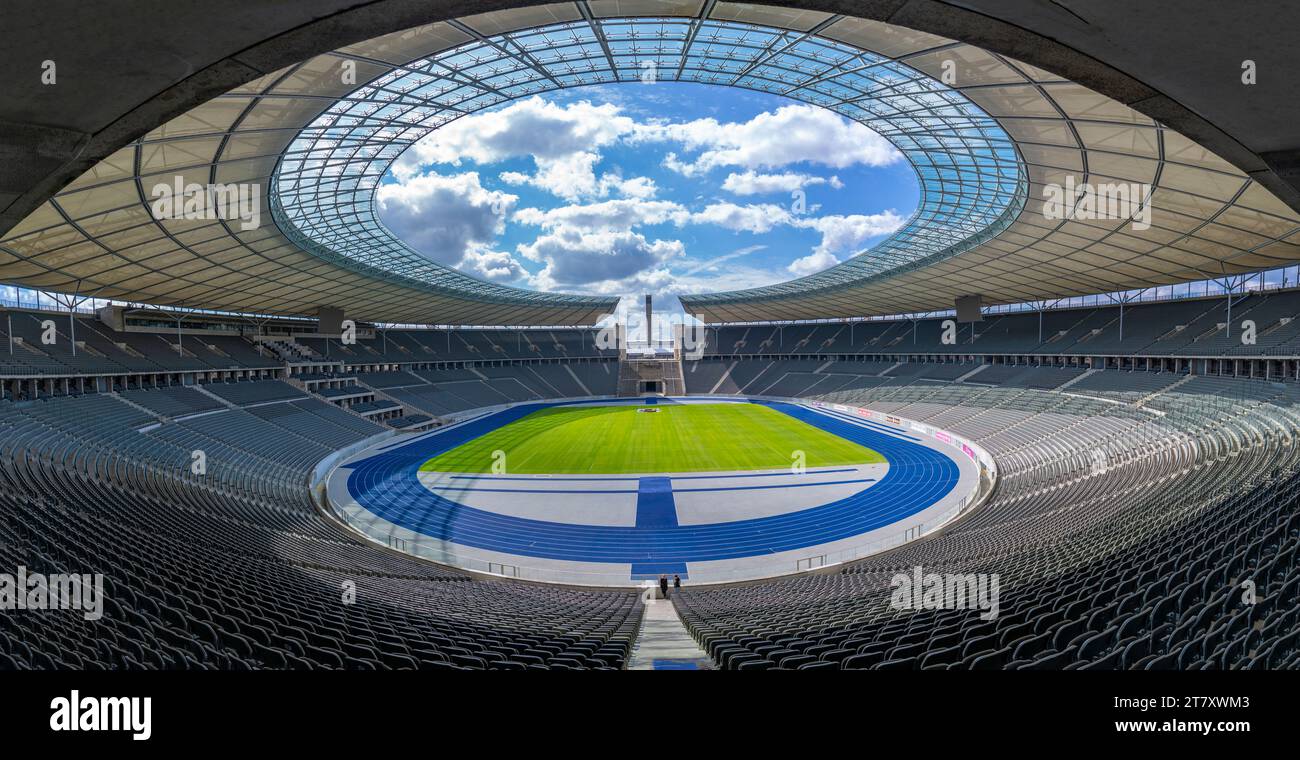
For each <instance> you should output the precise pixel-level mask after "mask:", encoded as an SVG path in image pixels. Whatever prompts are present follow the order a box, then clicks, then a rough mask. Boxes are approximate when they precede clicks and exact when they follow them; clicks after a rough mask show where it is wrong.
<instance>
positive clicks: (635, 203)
mask: <svg viewBox="0 0 1300 760" xmlns="http://www.w3.org/2000/svg"><path fill="white" fill-rule="evenodd" d="M377 197H378V208H379V215H380V218H381V219H382V220H383V222H384V223H385V224H386V225H387V226H388V227H389V228H390V229H392V230H393V231H394V232H395V233H396V234H397V235H398V236H400V237H401V238H402V239H403V240H405V241H406V242H407V243H408V244H409V245H411V246H412V247H413V248H415V249H416V250H417V251H419V252H420V253H422V254H423V255H425V256H427V257H429V258H430V259H431V260H433V261H435V262H437V263H440V264H443V265H446V266H451V267H454V268H456V269H458V270H460V271H463V272H465V273H467V274H470V275H473V276H476V277H479V278H481V279H486V280H491V281H493V282H500V283H503V284H510V285H516V286H519V287H525V288H532V289H538V290H548V291H557V292H569V293H585V294H596V293H599V294H616V295H622V296H627V297H629V298H639V296H640V294H642V293H647V292H649V293H652V294H654V295H655V296H656V298H657V299H658V301H659V302H660V304H661V305H663V306H666V307H671V305H672V302H673V301H674V299H672V296H673V295H675V294H678V293H689V292H708V291H715V290H731V289H735V288H747V287H755V286H759V285H766V284H771V283H775V282H781V281H784V280H789V279H792V278H794V277H798V276H801V275H806V274H811V273H813V272H816V271H819V270H821V269H824V268H826V267H827V266H832V265H834V264H835V263H837V262H840V261H844V260H845V259H847V258H848V257H850V256H852V255H853V254H855V253H857V252H859V251H861V250H863V249H865V248H869V247H870V246H871V245H873V244H874V243H876V242H878V241H879V240H880V239H882V238H883V237H885V236H886V235H888V234H889V233H891V232H892V231H893V230H895V229H897V228H898V227H899V226H900V225H901V224H902V223H903V222H904V221H905V220H906V219H907V217H908V216H909V215H910V214H911V213H912V211H913V210H914V209H915V207H916V202H917V186H916V179H915V176H914V174H913V172H912V169H911V168H910V166H909V165H908V164H907V161H906V160H905V159H904V158H903V157H902V156H901V154H899V153H898V152H897V151H896V150H894V149H893V147H892V146H890V145H889V144H888V142H887V141H885V140H884V139H882V138H880V137H879V136H878V135H876V134H875V133H873V132H871V131H870V130H868V129H867V128H866V127H863V126H862V125H860V124H856V123H853V122H850V121H848V120H845V119H843V118H842V117H840V116H838V115H836V114H833V113H831V112H829V111H826V110H825V109H821V108H818V107H815V106H809V105H804V104H800V103H797V102H795V101H791V100H787V99H784V98H780V97H777V96H773V95H767V94H764V93H757V92H750V91H747V90H741V89H737V88H730V87H717V86H710V85H701V84H687V83H678V82H655V83H641V82H636V83H624V84H611V85H594V86H588V87H578V88H572V89H568V90H561V91H558V92H555V93H551V94H548V95H544V96H537V97H533V98H527V99H522V100H517V101H513V102H510V103H506V104H503V105H501V106H498V107H496V108H493V109H489V110H486V111H482V112H480V113H477V114H472V115H470V116H466V117H462V118H461V119H458V120H457V121H455V122H452V123H451V124H449V125H447V126H445V127H443V128H441V129H438V130H435V131H434V132H433V133H431V134H430V135H429V136H427V137H426V138H424V139H423V140H421V141H420V142H419V143H418V144H417V145H415V146H414V147H412V148H411V149H410V150H408V151H407V152H406V153H405V154H403V156H402V157H401V158H399V159H398V161H397V162H395V163H394V165H393V167H392V169H390V171H389V172H388V174H387V175H386V176H385V178H384V180H383V182H382V184H381V186H380V188H379V191H378V196H377Z"/></svg>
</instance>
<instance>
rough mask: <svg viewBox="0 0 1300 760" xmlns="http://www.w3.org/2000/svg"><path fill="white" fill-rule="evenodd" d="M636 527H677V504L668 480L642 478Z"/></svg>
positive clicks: (637, 503)
mask: <svg viewBox="0 0 1300 760" xmlns="http://www.w3.org/2000/svg"><path fill="white" fill-rule="evenodd" d="M636 527H638V528H676V527H677V504H676V502H674V501H673V484H672V481H670V480H669V479H668V478H641V481H640V484H639V486H638V488H637V491H636Z"/></svg>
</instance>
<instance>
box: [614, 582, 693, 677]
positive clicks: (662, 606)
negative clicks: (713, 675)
mask: <svg viewBox="0 0 1300 760" xmlns="http://www.w3.org/2000/svg"><path fill="white" fill-rule="evenodd" d="M658 595H659V589H657V588H656V589H651V590H649V591H648V592H647V593H646V595H645V596H643V597H642V599H643V607H642V612H641V631H640V632H639V633H638V634H637V637H636V643H635V644H634V645H633V646H632V656H631V657H630V658H628V662H627V669H628V670H713V661H712V660H710V659H709V656H708V655H707V654H706V653H705V652H704V650H703V649H700V647H699V645H698V644H696V643H695V639H693V638H691V634H690V633H688V632H687V631H686V626H685V625H682V619H681V618H680V617H678V616H677V608H676V607H674V606H673V603H672V602H671V601H669V600H667V599H658V598H656V597H657V596H658Z"/></svg>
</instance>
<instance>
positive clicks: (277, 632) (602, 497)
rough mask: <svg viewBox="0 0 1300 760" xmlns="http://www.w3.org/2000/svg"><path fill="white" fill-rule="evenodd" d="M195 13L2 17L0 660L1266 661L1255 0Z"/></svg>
mask: <svg viewBox="0 0 1300 760" xmlns="http://www.w3.org/2000/svg"><path fill="white" fill-rule="evenodd" d="M19 5H24V4H19ZM43 5H48V4H43ZM54 5H55V6H57V5H58V4H57V3H55V4H54ZM228 5H229V8H227V9H226V10H224V11H222V14H224V15H221V14H215V13H214V11H215V8H214V7H212V6H209V5H203V6H200V5H198V4H194V5H192V6H190V5H186V4H178V5H176V6H175V7H174V8H173V12H172V13H171V14H169V15H167V16H166V17H165V18H156V17H153V16H150V15H148V14H144V13H139V14H136V13H131V12H126V13H123V12H121V11H120V10H116V9H114V8H112V7H111V6H110V5H108V4H105V5H104V7H89V8H80V9H79V10H78V11H77V13H76V14H73V15H79V20H78V21H77V22H76V23H75V24H72V23H70V22H69V21H68V17H67V16H68V14H59V13H57V12H56V11H55V10H54V9H53V8H43V7H37V6H35V5H34V4H33V5H31V6H30V7H29V8H28V9H27V12H26V13H23V14H21V16H22V19H23V20H22V22H21V23H19V24H17V26H16V27H15V29H16V31H10V32H7V35H9V36H11V37H13V39H14V41H15V44H14V45H13V46H11V47H10V48H9V49H8V50H5V51H3V52H0V60H3V61H4V64H5V70H6V71H11V72H26V73H22V74H21V75H19V74H15V75H14V77H13V78H12V80H10V81H8V82H6V84H5V85H4V94H3V97H2V98H0V156H3V159H0V160H3V162H4V164H5V166H4V169H3V170H2V171H0V300H2V301H3V312H4V313H3V315H2V317H0V331H2V332H3V333H4V335H3V341H4V344H3V346H2V347H0V393H2V395H3V399H2V400H0V430H3V434H2V435H0V525H3V526H4V530H3V536H2V537H0V557H2V561H0V602H3V605H2V606H3V620H4V625H3V627H2V628H0V669H4V670H64V671H66V670H72V671H86V670H117V671H135V670H298V669H303V670H319V669H324V670H516V671H525V670H801V671H802V670H841V669H843V670H867V669H870V670H908V671H912V670H1144V671H1145V670H1183V671H1186V670H1290V669H1297V668H1300V562H1297V550H1298V549H1300V506H1298V504H1297V500H1298V499H1300V446H1298V445H1297V437H1298V436H1300V174H1298V173H1297V170H1296V167H1297V166H1300V160H1298V159H1300V144H1298V141H1297V137H1296V131H1295V129H1294V124H1295V123H1296V119H1297V118H1300V113H1298V112H1297V108H1300V106H1297V101H1296V99H1295V94H1296V92H1297V86H1296V82H1295V80H1294V78H1293V75H1292V74H1291V72H1290V71H1289V65H1290V63H1291V59H1292V58H1293V56H1294V52H1295V50H1294V42H1293V41H1290V40H1284V39H1283V35H1282V34H1281V33H1280V32H1279V31H1278V30H1282V29H1285V28H1288V25H1287V23H1286V21H1287V20H1288V17H1289V20H1290V21H1292V22H1300V18H1296V17H1295V16H1296V14H1295V11H1294V10H1293V9H1283V8H1273V9H1270V10H1268V11H1267V12H1261V14H1251V13H1246V12H1244V11H1243V12H1241V13H1239V14H1238V13H1236V12H1235V11H1234V10H1232V9H1223V8H1219V7H1218V6H1217V5H1215V4H1212V3H1202V2H1194V3H1187V4H1186V7H1185V8H1184V9H1183V10H1182V11H1180V14H1179V15H1180V16H1181V18H1179V19H1177V20H1171V19H1167V18H1163V16H1162V14H1160V13H1157V12H1156V10H1154V8H1153V7H1147V6H1145V5H1138V4H1117V3H1116V4H1113V3H1105V2H1102V3H1096V4H1092V5H1082V4H1074V3H1044V4H1037V3H1001V4H1000V3H995V2H978V1H977V2H963V3H948V2H930V1H926V2H921V1H919V0H890V1H889V2H870V3H861V4H853V3H837V2H830V1H824V0H795V1H792V2H768V3H757V2H754V3H751V2H742V3H732V2H721V1H720V0H718V1H715V0H578V1H577V2H563V3H545V2H532V1H530V0H492V1H491V2H482V3H472V4H465V3H447V2H430V3H411V2H403V1H402V0H391V1H390V0H377V1H376V2H370V3H360V4H349V3H341V2H340V3H335V2H328V3H306V2H302V3H299V2H290V3H279V4H272V5H267V4H258V3H243V2H236V3H232V4H228ZM859 5H860V6H861V7H859ZM1067 5H1070V6H1074V5H1078V6H1079V7H1078V8H1077V9H1075V10H1071V9H1069V8H1067V7H1066V6H1067ZM0 13H3V14H5V15H9V14H10V13H11V11H10V10H8V9H6V10H4V11H0ZM13 13H14V15H15V16H18V15H20V14H18V13H17V11H16V10H15V11H13ZM61 16H62V17H61ZM1157 28H1159V29H1160V30H1162V35H1161V36H1153V35H1152V30H1154V29H1157ZM1290 28H1295V25H1294V23H1293V24H1291V25H1290ZM1211 32H1213V33H1214V34H1217V35H1219V36H1220V38H1221V41H1222V44H1218V45H1215V46H1213V47H1212V48H1211V47H1208V46H1207V45H1206V44H1205V36H1206V35H1208V34H1210V33H1211ZM159 35H166V38H167V39H168V43H167V44H165V45H163V44H153V43H151V44H144V43H142V42H141V43H140V44H136V43H137V42H139V41H141V40H146V39H153V40H156V39H160V38H161V37H160V36H159ZM1272 43H1275V44H1272ZM1288 46H1289V47H1288ZM128 50H130V51H131V52H130V53H129V54H128V53H127V52H126V51H128ZM1288 51H1289V52H1288ZM763 677H767V676H763Z"/></svg>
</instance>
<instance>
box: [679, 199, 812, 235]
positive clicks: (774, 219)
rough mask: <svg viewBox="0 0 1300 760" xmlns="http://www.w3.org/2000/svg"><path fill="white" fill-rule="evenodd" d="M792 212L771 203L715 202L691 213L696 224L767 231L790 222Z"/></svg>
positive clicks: (744, 230) (750, 230) (757, 231)
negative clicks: (741, 203) (739, 204)
mask: <svg viewBox="0 0 1300 760" xmlns="http://www.w3.org/2000/svg"><path fill="white" fill-rule="evenodd" d="M790 219H791V217H790V212H789V211H786V210H785V209H784V208H782V207H781V206H776V205H773V204H770V203H763V204H758V205H749V206H737V205H736V204H734V203H713V204H710V205H708V206H706V207H705V208H704V210H703V211H700V212H697V213H695V214H692V215H691V221H692V222H695V223H696V224H715V225H717V226H719V227H723V228H725V229H729V230H735V231H743V232H753V233H760V232H767V231H769V230H771V229H772V228H773V227H776V226H778V225H782V224H789V223H790Z"/></svg>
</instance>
